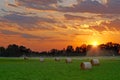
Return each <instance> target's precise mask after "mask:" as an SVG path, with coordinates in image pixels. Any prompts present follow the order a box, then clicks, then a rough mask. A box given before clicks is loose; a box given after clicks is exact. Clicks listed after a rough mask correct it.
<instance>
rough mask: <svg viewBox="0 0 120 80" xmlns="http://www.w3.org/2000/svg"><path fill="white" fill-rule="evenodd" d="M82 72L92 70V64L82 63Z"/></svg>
mask: <svg viewBox="0 0 120 80" xmlns="http://www.w3.org/2000/svg"><path fill="white" fill-rule="evenodd" d="M80 67H81V69H82V70H89V69H92V64H91V63H90V62H82V63H81V65H80Z"/></svg>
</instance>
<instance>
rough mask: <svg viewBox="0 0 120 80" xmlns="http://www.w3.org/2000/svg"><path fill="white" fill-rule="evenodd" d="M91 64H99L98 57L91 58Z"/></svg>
mask: <svg viewBox="0 0 120 80" xmlns="http://www.w3.org/2000/svg"><path fill="white" fill-rule="evenodd" d="M91 64H92V65H93V66H97V65H100V61H99V59H92V60H91Z"/></svg>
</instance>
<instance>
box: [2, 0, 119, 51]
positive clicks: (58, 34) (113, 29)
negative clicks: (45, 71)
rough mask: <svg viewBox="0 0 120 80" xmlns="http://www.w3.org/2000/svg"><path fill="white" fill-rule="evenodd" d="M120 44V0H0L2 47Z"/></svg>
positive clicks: (34, 48)
mask: <svg viewBox="0 0 120 80" xmlns="http://www.w3.org/2000/svg"><path fill="white" fill-rule="evenodd" d="M95 42H97V43H98V44H101V43H106V42H115V43H120V0H0V46H5V47H6V46H8V45H9V44H18V45H24V46H26V47H29V48H31V49H32V50H36V51H46V50H50V49H52V48H55V49H63V48H66V47H67V46H68V45H73V46H74V47H76V46H80V45H82V44H92V43H95Z"/></svg>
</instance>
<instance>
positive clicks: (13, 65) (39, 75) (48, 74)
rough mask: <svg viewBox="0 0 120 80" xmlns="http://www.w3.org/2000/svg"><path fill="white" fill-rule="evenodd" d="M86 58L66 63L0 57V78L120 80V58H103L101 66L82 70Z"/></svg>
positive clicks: (8, 79) (22, 79)
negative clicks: (81, 66)
mask: <svg viewBox="0 0 120 80" xmlns="http://www.w3.org/2000/svg"><path fill="white" fill-rule="evenodd" d="M82 61H89V60H88V59H87V60H86V59H84V60H74V61H73V63H70V64H66V63H65V61H64V59H63V60H62V61H60V62H55V61H54V59H46V60H45V62H43V63H41V62H39V59H30V60H22V59H7V58H1V59H0V80H120V60H116V59H106V60H105V59H104V60H103V59H101V60H100V61H101V64H100V66H95V67H93V69H92V70H81V69H80V63H81V62H82Z"/></svg>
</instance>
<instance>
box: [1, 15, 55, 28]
mask: <svg viewBox="0 0 120 80" xmlns="http://www.w3.org/2000/svg"><path fill="white" fill-rule="evenodd" d="M0 21H1V22H7V23H11V24H17V25H19V27H20V28H24V29H53V27H46V25H44V23H46V24H49V23H53V24H54V23H56V21H55V20H53V19H49V18H43V17H37V16H27V15H24V14H17V13H13V14H8V15H5V16H3V17H1V18H0ZM40 24H41V25H40Z"/></svg>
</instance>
